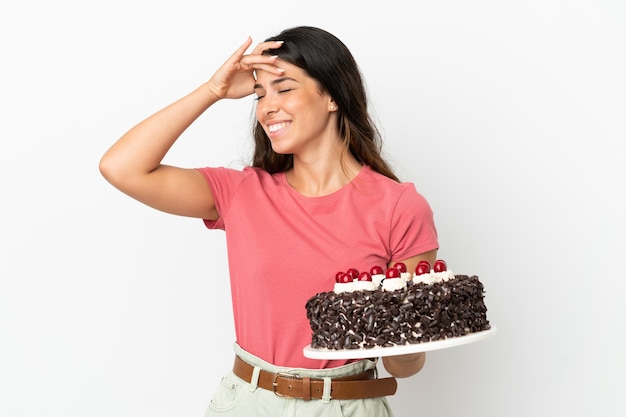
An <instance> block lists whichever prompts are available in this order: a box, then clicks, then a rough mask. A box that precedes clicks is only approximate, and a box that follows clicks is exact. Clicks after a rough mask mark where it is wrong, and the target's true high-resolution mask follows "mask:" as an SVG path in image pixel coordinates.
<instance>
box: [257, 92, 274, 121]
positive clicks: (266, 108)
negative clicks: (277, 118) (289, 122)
mask: <svg viewBox="0 0 626 417" xmlns="http://www.w3.org/2000/svg"><path fill="white" fill-rule="evenodd" d="M277 111H278V101H277V100H276V97H275V94H272V93H267V94H266V95H265V96H264V97H263V98H262V99H261V100H259V102H258V104H257V112H259V113H260V114H261V115H263V116H268V115H271V114H273V113H276V112H277Z"/></svg>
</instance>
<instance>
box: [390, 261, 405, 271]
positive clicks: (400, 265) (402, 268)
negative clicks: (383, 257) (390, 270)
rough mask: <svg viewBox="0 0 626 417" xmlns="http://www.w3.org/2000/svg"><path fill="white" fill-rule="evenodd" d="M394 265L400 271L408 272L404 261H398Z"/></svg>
mask: <svg viewBox="0 0 626 417" xmlns="http://www.w3.org/2000/svg"><path fill="white" fill-rule="evenodd" d="M393 267H394V268H396V269H397V270H398V271H400V272H406V265H405V264H404V263H403V262H396V263H395V264H393Z"/></svg>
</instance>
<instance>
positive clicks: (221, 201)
mask: <svg viewBox="0 0 626 417" xmlns="http://www.w3.org/2000/svg"><path fill="white" fill-rule="evenodd" d="M197 169H198V171H200V173H201V174H202V175H203V176H204V178H205V179H206V180H207V182H208V184H209V188H210V189H211V194H213V200H214V202H215V208H216V210H217V212H218V214H219V218H218V219H217V220H207V219H204V224H205V226H206V227H207V228H209V229H222V230H225V229H226V223H225V221H224V219H225V218H226V217H227V213H228V210H229V209H230V204H231V201H232V199H233V195H234V194H235V192H236V191H237V188H238V187H239V184H241V181H242V180H243V179H244V178H245V176H246V175H247V173H246V170H243V171H239V170H236V169H232V168H225V167H217V168H197Z"/></svg>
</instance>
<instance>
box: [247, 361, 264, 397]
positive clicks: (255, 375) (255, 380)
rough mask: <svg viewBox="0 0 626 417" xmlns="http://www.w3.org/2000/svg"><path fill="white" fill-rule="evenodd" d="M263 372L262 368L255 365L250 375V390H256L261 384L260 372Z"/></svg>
mask: <svg viewBox="0 0 626 417" xmlns="http://www.w3.org/2000/svg"><path fill="white" fill-rule="evenodd" d="M260 373H261V368H259V367H258V366H255V367H254V369H253V370H252V376H251V377H250V388H249V389H250V392H254V391H256V388H257V387H258V385H259V374H260Z"/></svg>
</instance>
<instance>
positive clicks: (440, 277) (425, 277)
mask: <svg viewBox="0 0 626 417" xmlns="http://www.w3.org/2000/svg"><path fill="white" fill-rule="evenodd" d="M451 279H454V273H453V272H452V271H450V270H446V271H441V272H435V271H434V270H432V269H431V270H430V272H429V273H427V274H421V275H414V276H413V282H415V283H418V282H423V283H424V284H432V283H435V282H442V281H449V280H451Z"/></svg>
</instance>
